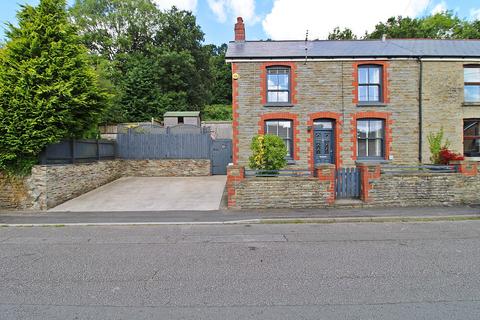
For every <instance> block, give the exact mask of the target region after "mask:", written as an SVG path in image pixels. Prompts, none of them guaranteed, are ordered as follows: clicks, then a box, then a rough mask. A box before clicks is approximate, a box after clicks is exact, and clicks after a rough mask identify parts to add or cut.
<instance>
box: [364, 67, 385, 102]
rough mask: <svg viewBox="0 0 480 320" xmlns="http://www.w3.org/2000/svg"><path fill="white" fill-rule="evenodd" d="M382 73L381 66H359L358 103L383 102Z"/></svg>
mask: <svg viewBox="0 0 480 320" xmlns="http://www.w3.org/2000/svg"><path fill="white" fill-rule="evenodd" d="M382 73H383V68H382V66H380V65H360V66H358V101H359V102H382V101H383V97H382V90H383V89H382V86H383V84H382V81H383V79H382Z"/></svg>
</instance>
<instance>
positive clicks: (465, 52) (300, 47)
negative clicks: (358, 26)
mask: <svg viewBox="0 0 480 320" xmlns="http://www.w3.org/2000/svg"><path fill="white" fill-rule="evenodd" d="M307 48H308V50H307V53H308V57H309V58H400V57H403V58H410V57H425V58H438V57H444V58H480V40H427V39H387V40H385V41H382V40H315V41H308V42H307ZM226 58H227V59H260V58H305V41H245V42H234V41H232V42H230V43H229V44H228V50H227V54H226Z"/></svg>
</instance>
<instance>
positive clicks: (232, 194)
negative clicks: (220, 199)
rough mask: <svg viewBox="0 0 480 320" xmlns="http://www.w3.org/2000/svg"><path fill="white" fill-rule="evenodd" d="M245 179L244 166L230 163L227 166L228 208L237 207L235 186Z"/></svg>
mask: <svg viewBox="0 0 480 320" xmlns="http://www.w3.org/2000/svg"><path fill="white" fill-rule="evenodd" d="M243 179H245V167H241V166H237V165H231V164H229V165H228V167H227V198H228V208H229V209H230V208H239V205H238V203H237V197H236V193H237V192H236V188H237V185H238V184H239V183H241V181H242V180H243Z"/></svg>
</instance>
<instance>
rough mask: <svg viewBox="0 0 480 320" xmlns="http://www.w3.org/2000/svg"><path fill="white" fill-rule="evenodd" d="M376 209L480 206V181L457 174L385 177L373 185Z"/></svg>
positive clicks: (372, 201) (371, 202) (370, 194)
mask: <svg viewBox="0 0 480 320" xmlns="http://www.w3.org/2000/svg"><path fill="white" fill-rule="evenodd" d="M371 186H372V188H371V189H370V191H369V204H370V205H372V206H385V207H388V206H439V205H456V204H473V203H480V196H479V195H480V177H479V176H464V175H461V174H457V173H422V174H418V173H417V174H396V175H386V174H382V176H381V177H380V179H378V180H372V181H371Z"/></svg>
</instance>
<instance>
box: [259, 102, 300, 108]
mask: <svg viewBox="0 0 480 320" xmlns="http://www.w3.org/2000/svg"><path fill="white" fill-rule="evenodd" d="M263 106H264V107H266V108H271V107H287V108H290V107H293V106H294V105H293V104H291V103H287V102H285V103H280V102H279V103H266V104H264V105H263Z"/></svg>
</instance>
